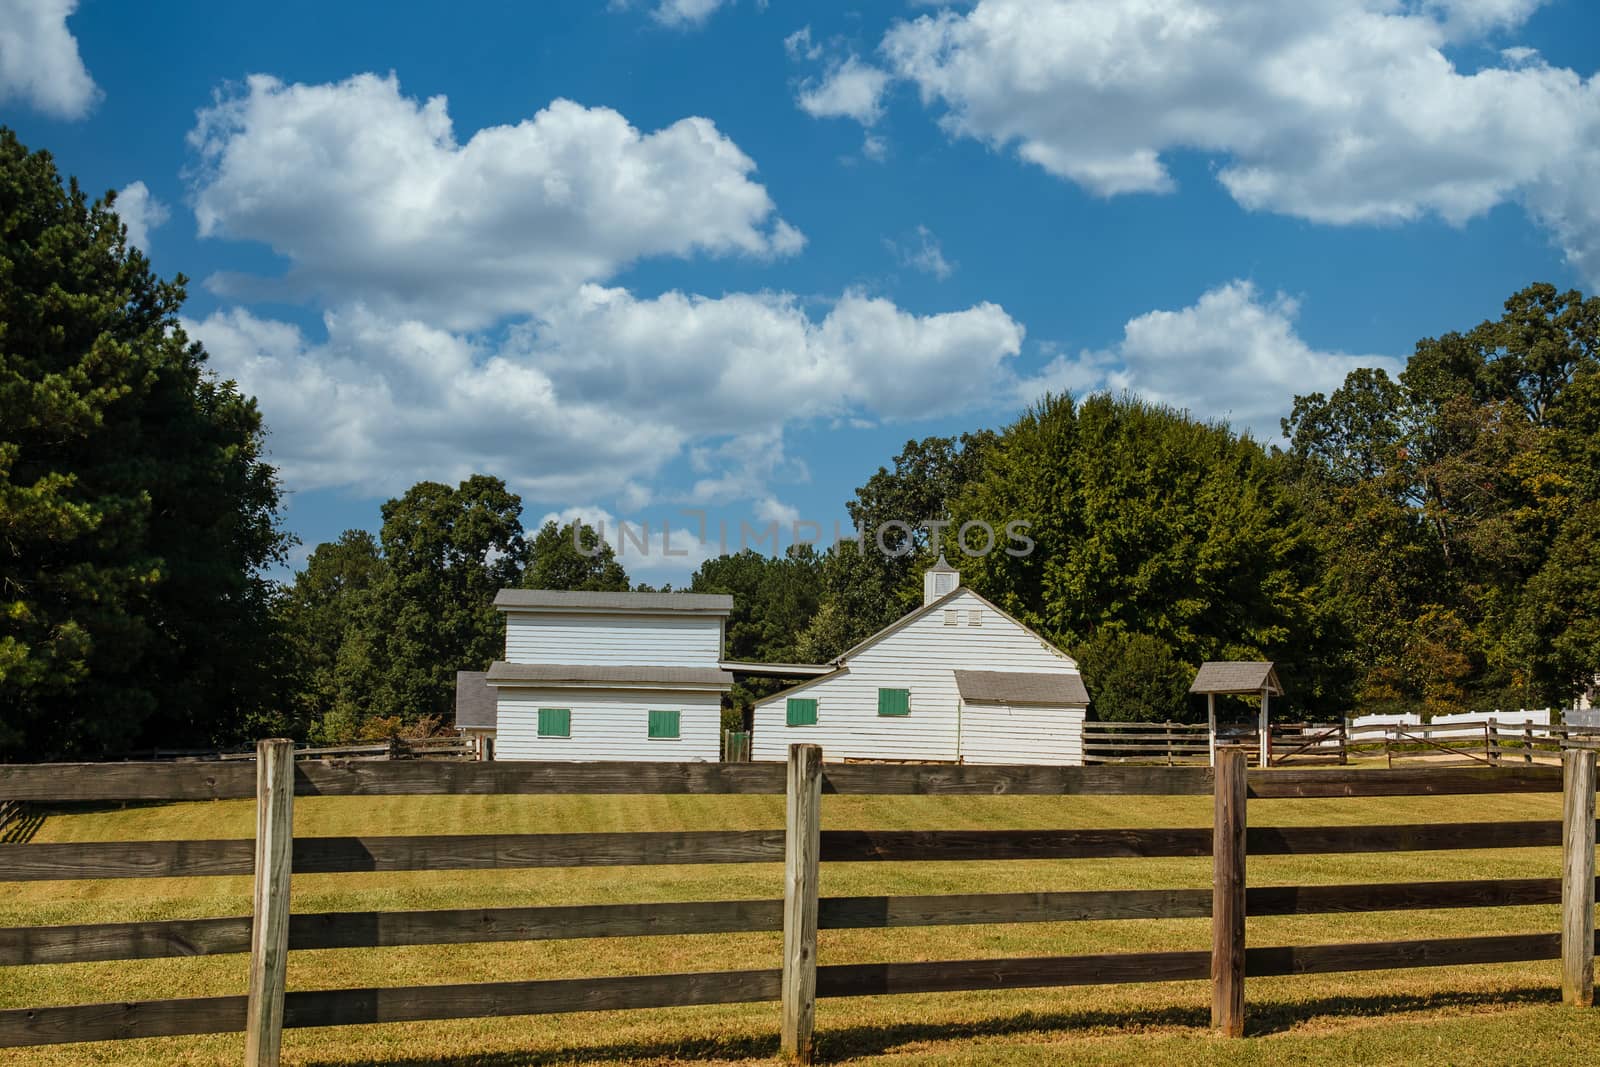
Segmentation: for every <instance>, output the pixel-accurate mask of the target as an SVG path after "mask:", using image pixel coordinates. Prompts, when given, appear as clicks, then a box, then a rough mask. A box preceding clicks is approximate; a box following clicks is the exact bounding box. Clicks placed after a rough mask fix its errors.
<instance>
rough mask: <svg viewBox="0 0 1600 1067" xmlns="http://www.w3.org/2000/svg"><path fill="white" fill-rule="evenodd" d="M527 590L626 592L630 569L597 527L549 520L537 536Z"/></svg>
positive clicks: (524, 580) (525, 581)
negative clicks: (626, 568) (597, 530)
mask: <svg viewBox="0 0 1600 1067" xmlns="http://www.w3.org/2000/svg"><path fill="white" fill-rule="evenodd" d="M530 556H531V559H530V562H529V564H528V570H527V573H526V574H524V575H523V576H522V585H523V588H525V589H584V590H588V591H590V592H601V593H625V592H627V591H628V572H627V571H625V570H623V568H622V564H620V563H618V562H617V554H616V552H615V551H613V550H612V548H611V546H610V545H608V544H606V543H605V542H604V541H602V540H600V535H599V534H598V533H597V532H596V531H595V529H594V527H592V526H590V525H588V524H587V523H583V522H579V521H577V520H574V521H572V522H569V523H567V524H566V525H565V526H557V525H556V522H555V520H554V519H552V520H550V521H549V522H546V523H545V524H544V525H543V526H541V527H540V528H539V532H538V533H537V534H536V535H534V539H533V545H532V546H531V551H530Z"/></svg>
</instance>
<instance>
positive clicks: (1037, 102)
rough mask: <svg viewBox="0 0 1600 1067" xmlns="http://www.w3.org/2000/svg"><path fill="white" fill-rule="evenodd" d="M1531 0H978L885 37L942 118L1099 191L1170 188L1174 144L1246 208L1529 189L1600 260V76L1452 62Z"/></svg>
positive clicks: (1341, 214)
mask: <svg viewBox="0 0 1600 1067" xmlns="http://www.w3.org/2000/svg"><path fill="white" fill-rule="evenodd" d="M1536 6H1537V3H1535V2H1534V0H1431V2H1429V3H1425V4H1421V5H1414V6H1409V7H1407V6H1401V5H1397V4H1395V3H1393V2H1392V0H1358V2H1354V3H1353V2H1351V0H1303V2H1301V3H1296V4H1293V5H1282V4H1268V3H1251V4H1238V3H1224V2H1222V0H1160V2H1152V3H1137V4H1135V3H1120V4H1106V3H1100V2H1097V0H1053V2H1047V0H980V2H979V3H977V4H976V5H975V6H973V7H972V8H971V9H970V10H968V11H963V12H957V11H950V10H944V11H941V12H939V13H937V14H931V15H924V16H921V17H919V18H916V19H914V20H911V21H902V22H899V23H897V24H896V25H894V26H893V27H891V29H890V30H889V32H888V33H887V34H886V36H885V37H884V39H883V42H882V45H881V51H882V53H883V56H884V57H885V59H886V61H887V63H888V66H889V68H890V70H891V71H892V72H893V73H894V74H895V76H897V77H899V78H902V79H905V80H907V81H909V82H911V83H913V84H915V85H916V87H917V88H918V90H919V91H920V94H921V97H922V99H923V101H924V103H925V104H927V105H929V106H940V107H941V108H942V116H941V122H942V124H943V126H944V128H945V129H946V130H947V131H948V132H949V133H950V134H952V135H954V136H960V137H972V138H976V139H978V140H981V141H984V142H985V143H988V144H990V145H994V146H996V147H1006V146H1009V147H1012V148H1014V150H1015V151H1016V152H1017V154H1018V155H1019V156H1020V157H1021V158H1022V159H1024V160H1026V161H1028V162H1030V163H1033V164H1037V165H1038V166H1040V167H1043V168H1045V169H1046V170H1047V171H1049V172H1050V173H1052V174H1055V175H1057V176H1059V177H1061V178H1064V179H1067V180H1069V181H1073V182H1076V183H1078V184H1079V185H1081V186H1083V187H1084V188H1086V189H1088V190H1090V191H1091V192H1094V193H1097V194H1100V195H1103V196H1114V195H1118V194H1126V193H1164V192H1169V191H1171V190H1172V189H1173V188H1174V181H1173V178H1172V175H1171V173H1170V172H1169V170H1168V169H1167V166H1166V163H1165V162H1164V159H1163V157H1164V155H1165V154H1167V153H1170V152H1173V151H1181V150H1194V151H1199V152H1204V153H1210V154H1213V155H1215V156H1217V157H1219V160H1220V165H1219V167H1218V169H1217V177H1218V179H1219V180H1220V181H1221V182H1222V183H1223V185H1224V186H1225V187H1226V188H1227V190H1228V191H1229V193H1231V194H1232V196H1233V197H1234V198H1235V199H1236V200H1237V201H1238V202H1239V203H1240V204H1242V205H1243V206H1245V207H1246V208H1249V209H1252V210H1261V211H1272V212H1278V213H1283V214H1288V215H1294V216H1297V217H1300V218H1305V219H1310V220H1313V221H1316V222H1322V223H1330V224H1351V223H1397V222H1404V221H1408V220H1412V219H1416V218H1419V217H1422V216H1425V215H1429V214H1432V215H1437V216H1438V217H1440V218H1443V219H1445V220H1446V221H1448V222H1451V223H1455V224H1459V223H1462V222H1465V221H1466V220H1468V219H1471V218H1473V217H1475V216H1477V215H1480V214H1482V213H1484V212H1486V211H1488V210H1489V209H1491V208H1493V207H1494V206H1496V205H1497V204H1500V203H1503V202H1506V201H1520V202H1522V203H1524V204H1526V206H1527V207H1528V209H1529V210H1530V211H1531V212H1532V213H1533V215H1534V216H1535V217H1536V218H1538V219H1539V220H1541V221H1542V222H1543V223H1545V224H1546V225H1547V226H1548V227H1549V228H1550V229H1551V230H1552V232H1553V233H1554V234H1555V235H1556V237H1557V239H1558V240H1559V241H1560V242H1561V243H1562V246H1563V247H1564V249H1565V250H1566V252H1567V254H1568V256H1569V257H1570V258H1571V259H1572V260H1573V261H1574V262H1575V263H1577V264H1579V265H1581V266H1583V265H1586V266H1584V269H1585V270H1586V271H1587V272H1588V274H1589V277H1591V278H1594V279H1600V275H1597V274H1595V273H1594V269H1595V268H1594V263H1595V261H1596V260H1597V259H1600V229H1597V228H1596V227H1595V225H1594V221H1595V216H1596V214H1600V207H1597V204H1600V186H1597V185H1596V184H1595V183H1594V182H1593V181H1592V175H1593V173H1594V171H1593V169H1592V148H1591V147H1590V146H1594V145H1596V144H1600V80H1597V77H1595V76H1591V77H1589V78H1587V79H1586V78H1584V77H1582V76H1581V75H1579V74H1578V73H1576V72H1574V71H1572V70H1568V69H1558V68H1554V67H1551V66H1549V65H1547V64H1543V63H1537V62H1528V60H1529V58H1530V57H1529V56H1527V55H1526V54H1524V53H1520V52H1519V53H1514V55H1516V56H1517V58H1516V59H1512V60H1508V63H1507V65H1506V66H1499V67H1497V66H1488V67H1484V68H1482V69H1479V70H1476V71H1473V72H1470V73H1463V72H1462V71H1460V70H1458V69H1457V68H1456V67H1455V65H1454V64H1453V63H1452V61H1451V60H1450V59H1449V58H1448V57H1447V56H1446V55H1445V52H1444V49H1445V48H1446V47H1447V46H1448V45H1451V44H1454V43H1458V42H1461V41H1463V40H1468V41H1476V40H1479V39H1481V38H1482V35H1484V34H1485V33H1487V32H1488V31H1489V30H1491V29H1496V28H1501V29H1503V28H1506V27H1514V26H1515V25H1517V24H1518V23H1519V22H1520V21H1521V20H1522V19H1524V18H1526V17H1527V15H1528V14H1529V13H1530V12H1531V11H1532V10H1533V9H1534V8H1535V7H1536ZM1585 174H1588V175H1590V176H1591V180H1585V179H1584V177H1583V175H1585Z"/></svg>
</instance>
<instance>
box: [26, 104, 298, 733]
mask: <svg viewBox="0 0 1600 1067" xmlns="http://www.w3.org/2000/svg"><path fill="white" fill-rule="evenodd" d="M184 285H185V279H184V278H183V277H182V276H181V275H180V276H178V277H176V278H175V279H173V280H172V281H163V280H161V279H160V278H158V277H156V276H155V275H154V274H153V273H152V272H151V270H150V266H149V263H148V262H147V261H146V260H145V258H144V256H143V255H141V254H140V253H139V251H138V250H137V249H133V248H130V247H128V245H127V233H126V230H125V228H124V227H123V225H122V224H121V222H120V221H119V220H118V218H117V216H116V214H115V211H114V206H113V197H112V196H111V195H110V194H108V195H107V196H106V197H105V198H104V199H103V200H97V201H94V202H90V201H89V199H88V198H87V197H86V196H85V195H84V194H83V192H82V191H81V190H80V189H79V188H78V185H77V183H76V181H73V182H71V183H69V185H68V186H67V187H66V188H63V187H62V184H61V179H60V177H59V175H58V174H57V172H56V168H55V164H54V162H53V161H52V159H51V158H50V156H49V155H48V154H46V153H43V152H37V153H30V152H29V151H28V150H27V149H26V148H25V147H23V146H22V145H21V144H20V143H19V142H18V141H17V139H16V137H15V136H14V135H13V134H12V133H11V131H9V130H5V129H3V128H0V530H3V531H4V532H5V536H4V537H3V538H0V706H3V707H4V708H5V709H6V711H5V715H4V718H3V720H0V759H4V758H7V757H15V756H21V755H26V756H27V757H28V758H30V759H50V758H59V757H63V756H69V755H70V756H93V755H101V754H106V753H113V752H117V751H120V750H125V749H127V748H129V747H132V746H135V745H139V746H143V745H152V746H153V745H157V744H160V745H168V746H172V745H179V746H191V745H194V746H202V745H208V744H215V743H221V742H225V741H231V740H233V739H235V738H238V737H240V736H243V735H245V734H246V733H248V732H254V731H257V730H266V729H276V728H278V727H279V726H280V725H281V722H280V720H279V719H278V718H277V716H276V709H275V707H274V704H275V701H274V695H275V694H274V688H275V684H276V683H275V677H274V675H275V669H276V667H277V666H278V653H279V649H278V646H277V644H276V642H275V639H274V632H273V627H272V624H271V613H270V608H271V599H272V598H271V588H270V586H269V585H268V584H267V583H266V582H265V581H264V580H263V579H262V577H261V569H262V568H263V567H265V566H266V565H269V564H271V563H274V562H276V561H278V560H280V559H281V558H282V555H283V552H284V550H285V548H286V538H285V537H284V535H283V534H282V533H281V532H280V531H279V530H278V527H277V509H278V503H279V489H278V482H277V476H276V473H275V472H274V470H273V469H272V468H271V467H269V466H267V465H266V464H265V463H263V462H262V461H261V454H262V429H261V419H260V415H259V413H258V412H257V410H256V407H255V404H254V402H253V401H252V400H250V399H248V398H246V397H243V396H241V395H240V394H239V393H238V391H237V390H236V389H235V388H234V387H233V385H232V383H227V382H219V381H217V380H216V379H215V378H214V377H213V376H212V375H211V374H210V373H209V372H208V371H207V370H206V368H205V359H206V357H205V353H204V351H203V350H202V349H201V348H200V346H199V345H196V344H192V343H190V341H189V339H188V338H187V337H186V336H185V335H184V333H183V330H182V329H181V328H180V326H179V323H178V314H179V311H180V309H181V307H182V304H183V300H184Z"/></svg>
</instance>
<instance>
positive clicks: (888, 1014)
mask: <svg viewBox="0 0 1600 1067" xmlns="http://www.w3.org/2000/svg"><path fill="white" fill-rule="evenodd" d="M1249 816H1250V821H1251V822H1252V823H1253V824H1258V825H1266V824H1279V825H1296V824H1298V825H1311V824H1351V823H1368V824H1373V823H1397V822H1403V823H1423V822H1474V821H1490V820H1503V819H1559V818H1560V798H1559V797H1558V796H1555V795H1529V796H1498V797H1441V798H1433V797H1426V798H1403V799H1359V800H1357V799H1350V800H1345V799H1340V800H1271V801H1252V802H1251V805H1250V811H1249ZM1210 818H1211V800H1210V798H1209V797H1170V798H1169V797H1159V798H1151V797H1106V798H1099V797H1092V798H1091V797H1068V798H1053V797H1052V798H1022V797H979V798H954V797H939V798H926V797H914V798H905V797H894V798H890V797H827V798H825V800H824V826H825V827H827V828H833V829H850V828H857V829H862V828H878V829H888V828H901V829H963V828H966V829H974V828H987V829H1002V828H1043V827H1061V828H1067V827H1137V826H1146V827H1155V826H1207V825H1209V823H1210ZM253 821H254V808H253V804H252V803H251V802H249V801H221V802H204V803H185V804H164V805H149V806H128V807H126V808H113V809H104V810H96V811H72V812H62V813H52V814H47V815H46V817H45V818H44V819H43V821H42V823H40V824H39V825H38V826H37V828H36V830H35V831H34V835H33V837H32V840H33V841H37V842H46V841H106V840H158V839H169V838H201V837H248V836H249V835H250V834H251V833H252V829H253V824H254V822H253ZM295 824H296V832H297V834H302V835H342V834H411V833H416V834H423V833H428V834H453V833H461V834H471V833H489V832H508V833H514V832H530V833H560V832H582V831H624V830H657V831H660V830H689V829H742V828H752V829H753V828H778V827H781V826H782V824H783V800H782V798H781V797H729V796H710V797H406V798H384V799H369V798H330V797H302V798H299V799H297V801H296V811H295ZM1558 874H1559V850H1558V849H1555V848H1530V849H1508V850H1494V851H1481V852H1470V851H1459V852H1435V853H1392V854H1381V855H1350V856H1342V855H1340V856H1316V857H1304V858H1299V857H1261V858H1256V859H1252V860H1251V861H1250V881H1251V884H1252V885H1269V884H1283V885H1287V884H1317V883H1322V884H1328V883H1343V882H1363V881H1423V880H1436V879H1457V878H1502V877H1503V878H1529V877H1555V876H1557V875H1558ZM0 884H3V883H0ZM1209 884H1210V861H1209V860H1207V859H1155V860H1128V859H1118V860H1069V861H1018V862H973V863H898V864H832V865H824V867H823V873H822V892H823V894H824V895H854V894H908V893H974V892H1024V891H1049V890H1074V889H1116V888H1127V889H1137V888H1160V887H1205V886H1208V885H1209ZM3 886H4V888H3V891H0V925H6V926H13V925H34V924H60V923H89V922H124V921H132V920H140V919H162V918H188V917H201V916H220V915H239V914H245V913H247V912H248V909H249V893H250V882H249V879H247V878H196V879H126V880H104V881H93V882H40V883H20V884H3ZM294 894H295V898H294V908H295V910H296V911H335V910H337V911H344V910H399V909H413V908H462V907H505V906H528V905H551V904H582V903H607V902H619V903H620V902H644V901H671V900H717V899H736V898H773V897H777V896H779V895H781V869H780V867H779V866H778V865H774V864H742V865H726V866H700V867H632V868H587V869H569V870H528V871H490V872H407V873H398V874H370V873H363V874H341V875H308V876H299V877H296V878H295V880H294ZM1556 929H1558V925H1557V909H1556V908H1555V907H1553V906H1548V907H1525V908H1496V909H1463V910H1451V911H1416V912H1389V913H1374V914H1364V915H1334V916H1295V917H1279V918H1271V917H1267V918H1258V919H1252V920H1250V923H1249V937H1250V941H1251V943H1252V944H1255V945H1270V944H1315V943H1328V942H1345V941H1368V940H1374V941H1375V940H1387V939H1408V938H1423V937H1458V936H1469V935H1474V934H1496V933H1532V932H1553V931H1555V930H1556ZM780 943H781V935H779V934H777V933H765V934H736V935H726V934H722V935H707V936H691V937H657V938H639V939H589V940H578V941H537V942H497V943H491V944H483V945H450V946H426V947H416V948H386V949H366V950H350V949H347V950H330V951H318V952H297V953H294V954H292V955H291V957H290V966H289V986H290V988H291V989H318V988H324V989H325V988H336V987H349V986H384V985H415V984H431V983H455V982H472V981H506V980H520V979H540V978H571V977H582V976H588V975H619V974H649V973H673V972H683V971H698V970H725V969H745V968H768V967H776V966H778V963H779V955H780ZM1209 944H1210V933H1209V923H1208V921H1207V920H1204V919H1199V920H1193V919H1186V920H1133V921H1123V922H1090V923H1052V924H1023V925H1012V926H953V927H931V928H913V929H905V928H902V929H895V930H852V931H826V930H825V931H823V932H822V934H821V936H820V946H819V955H820V959H821V962H823V963H824V964H827V963H853V962H869V961H891V960H937V959H969V958H978V957H999V956H1035V955H1053V954H1080V953H1092V952H1130V951H1142V950H1166V949H1175V950H1183V949H1190V950H1192V949H1205V948H1208V947H1209ZM245 967H246V958H245V957H244V956H242V955H233V956H215V957H198V958H188V959H165V960H142V961H127V962H114V963H93V964H71V965H58V966H45V967H22V968H4V969H0V1007H3V1008H14V1007H29V1006H36V1005H51V1004H72V1003H84V1002H96V1001H122V1000H139V999H149V998H166V997H184V996H208V995H218V994H238V993H242V992H244V991H245ZM1558 981H1559V978H1558V969H1557V964H1556V963H1555V961H1547V962H1540V963H1529V964H1511V965H1498V966H1483V967H1459V968H1437V969H1416V970H1405V971H1381V972H1367V973H1360V974H1348V975H1321V976H1314V977H1304V978H1270V979H1252V980H1250V982H1249V983H1248V991H1247V992H1248V998H1249V1007H1248V1012H1249V1015H1248V1018H1249V1024H1248V1025H1249V1034H1250V1036H1248V1037H1247V1038H1245V1039H1243V1040H1240V1041H1232V1042H1230V1041H1224V1040H1221V1039H1218V1038H1214V1037H1212V1036H1211V1035H1210V1034H1209V1033H1208V1030H1207V1022H1208V1011H1209V986H1208V984H1207V983H1204V982H1174V983H1152V984H1147V985H1124V986H1105V987H1087V988H1066V989H1039V990H1014V991H1005V992H978V993H944V994H929V995H916V996H901V997H869V998H860V999H850V1000H824V1001H822V1002H821V1004H820V1006H819V1010H818V1022H817V1025H818V1035H819V1048H820V1053H821V1057H822V1059H824V1060H827V1061H835V1062H851V1063H873V1064H878V1063H885V1064H887V1063H919V1064H920V1063H992V1062H998V1063H1040V1064H1046V1063H1048V1064H1058V1063H1059V1064H1078V1063H1083V1064H1098V1063H1106V1064H1123V1063H1156V1064H1159V1063H1176V1062H1204V1063H1211V1062H1215V1063H1240V1064H1289V1063H1324V1062H1361V1063H1424V1064H1468V1063H1508V1064H1509V1063H1527V1064H1548V1063H1563V1062H1580V1061H1587V1060H1588V1059H1589V1058H1591V1055H1592V1049H1594V1048H1595V1047H1596V1045H1597V1043H1600V1009H1589V1010H1580V1009H1572V1008H1566V1007H1563V1006H1562V1005H1561V1004H1560V1002H1559V997H1558V990H1557V986H1558ZM777 1028H778V1009H777V1005H776V1004H750V1005H729V1006H712V1007H698V1008H682V1009H655V1010H647V1011H632V1012H615V1013H606V1014H585V1015H552V1016H532V1017H517V1018H501V1019H482V1020H461V1021H451V1022H442V1023H415V1024H406V1025H385V1026H352V1027H340V1028H328V1029H318V1030H290V1031H286V1032H285V1035H284V1058H285V1061H286V1062H289V1063H298V1064H368V1063H372V1064H376V1063H383V1064H416V1065H421V1064H435V1063H442V1064H459V1065H467V1064H473V1065H478V1064H482V1065H490V1067H510V1065H514V1064H547V1063H549V1064H556V1063H584V1064H607V1063H674V1062H679V1061H682V1060H693V1061H698V1062H715V1063H760V1062H765V1061H769V1060H771V1059H773V1058H774V1057H775V1055H776V1051H777V1037H776V1034H777ZM241 1045H242V1038H241V1037H240V1036H239V1035H216V1036H204V1037H191V1038H170V1039H147V1040H142V1041H133V1042H122V1043H103V1044H94V1045H64V1046H56V1047H45V1048H34V1049H20V1050H9V1051H0V1064H30V1065H32V1064H40V1065H60V1064H86V1063H138V1064H232V1063H237V1062H238V1060H239V1055H240V1048H241Z"/></svg>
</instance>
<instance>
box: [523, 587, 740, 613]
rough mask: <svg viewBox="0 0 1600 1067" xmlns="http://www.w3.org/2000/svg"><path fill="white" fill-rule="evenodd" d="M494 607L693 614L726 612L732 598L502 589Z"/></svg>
mask: <svg viewBox="0 0 1600 1067" xmlns="http://www.w3.org/2000/svg"><path fill="white" fill-rule="evenodd" d="M494 606H495V607H497V608H499V609H500V610H501V611H521V610H524V609H544V610H555V611H618V612H628V611H643V612H650V613H652V614H654V613H658V612H669V611H670V612H682V613H687V614H692V615H726V614H728V613H729V612H731V611H732V610H733V597H731V596H726V595H724V594H721V593H590V592H585V591H583V590H569V589H502V590H500V592H499V593H497V594H495V598H494Z"/></svg>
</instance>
